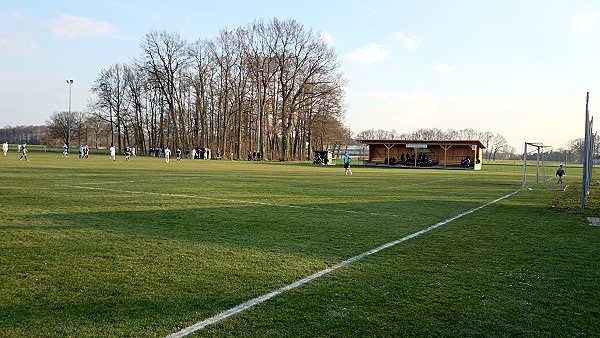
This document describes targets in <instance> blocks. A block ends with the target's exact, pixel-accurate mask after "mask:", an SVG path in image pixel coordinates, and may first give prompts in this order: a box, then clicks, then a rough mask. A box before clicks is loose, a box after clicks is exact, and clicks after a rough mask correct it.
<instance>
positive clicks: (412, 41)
mask: <svg viewBox="0 0 600 338" xmlns="http://www.w3.org/2000/svg"><path fill="white" fill-rule="evenodd" d="M394 38H396V40H398V41H400V42H401V43H402V46H404V48H408V49H419V48H421V46H422V45H423V41H421V39H419V38H418V37H416V36H414V35H411V34H406V33H401V32H396V33H394Z"/></svg>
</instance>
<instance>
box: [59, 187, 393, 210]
mask: <svg viewBox="0 0 600 338" xmlns="http://www.w3.org/2000/svg"><path fill="white" fill-rule="evenodd" d="M55 186H56V187H62V188H75V189H87V190H98V191H110V192H118V193H127V194H137V195H154V196H168V197H185V198H196V199H202V200H207V201H220V202H229V203H237V204H256V205H265V206H270V207H282V208H290V209H307V210H317V211H328V212H341V213H346V214H356V215H361V214H362V215H370V216H388V217H401V216H400V215H394V214H382V213H377V212H363V211H356V210H343V209H327V208H318V207H305V206H301V205H292V204H278V203H268V202H259V201H247V200H235V199H231V198H219V197H206V196H194V195H182V194H166V193H160V192H150V191H134V190H122V189H108V188H97V187H86V186H78V185H66V184H57V185H55Z"/></svg>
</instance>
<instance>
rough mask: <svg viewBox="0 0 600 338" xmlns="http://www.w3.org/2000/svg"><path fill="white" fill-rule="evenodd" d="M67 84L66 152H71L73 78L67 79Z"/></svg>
mask: <svg viewBox="0 0 600 338" xmlns="http://www.w3.org/2000/svg"><path fill="white" fill-rule="evenodd" d="M67 83H68V84H69V115H68V116H67V133H68V135H67V153H70V152H71V85H72V84H73V80H71V79H70V80H67Z"/></svg>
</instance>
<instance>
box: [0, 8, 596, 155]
mask: <svg viewBox="0 0 600 338" xmlns="http://www.w3.org/2000/svg"><path fill="white" fill-rule="evenodd" d="M273 17H277V18H280V19H289V18H291V19H296V20H298V21H299V22H301V23H302V24H304V25H305V27H307V28H312V29H313V30H315V31H317V32H320V33H321V34H323V36H324V37H325V38H326V39H327V41H328V43H330V44H331V45H332V46H333V47H334V48H335V49H336V50H337V52H338V54H339V58H340V60H341V61H342V69H341V71H342V72H343V74H344V76H345V77H346V78H347V79H348V81H349V82H348V88H347V95H346V103H347V111H348V112H347V116H346V123H347V124H348V125H349V126H350V127H351V129H352V130H353V131H354V132H359V131H362V130H366V129H370V128H375V129H385V130H392V129H394V130H397V131H398V132H410V131H414V130H416V129H420V128H439V129H442V130H446V129H464V128H473V129H476V130H480V131H491V132H493V133H500V134H503V135H504V136H505V137H506V138H507V140H508V142H509V144H510V145H512V146H513V147H515V148H516V150H517V152H520V151H522V148H523V146H522V144H523V142H524V141H530V142H543V143H544V144H546V145H552V146H553V147H554V148H561V147H566V145H567V142H568V141H569V140H572V139H576V138H579V137H582V136H583V129H584V116H585V94H586V92H588V91H589V92H590V96H591V98H590V111H591V113H592V115H593V113H594V106H595V102H599V104H600V50H599V49H600V2H599V1H578V0H570V1H560V0H559V1H538V0H530V1H513V0H499V1H495V0H494V1H493V0H490V1H480V0H456V1H450V0H446V1H443V0H435V1H434V0H423V1H407V0H406V1H404V0H403V1H400V0H396V1H392V0H390V1H377V0H371V1H362V0H361V1H356V0H340V1H338V0H331V1H327V0H321V1H313V0H307V1H302V2H287V1H281V0H279V1H260V0H257V1H229V2H227V1H222V2H219V3H217V2H215V1H177V0H173V1H152V0H146V1H141V0H140V1H127V0H118V1H113V0H104V1H94V0H89V1H83V0H79V1H76V0H62V1H61V0H44V1H36V0H21V1H10V0H0V103H1V104H0V127H3V126H6V125H21V124H44V123H45V122H46V120H47V119H48V117H49V116H50V115H51V114H52V113H54V112H57V111H65V110H67V109H68V93H69V88H68V85H67V83H66V81H65V80H66V79H73V80H74V83H73V85H72V109H73V110H75V111H83V110H85V109H86V106H87V102H88V100H89V99H90V98H91V94H90V92H89V89H90V87H91V86H92V84H93V82H94V80H95V79H96V77H97V76H98V73H99V72H100V70H101V69H103V68H108V67H110V65H112V64H114V63H117V62H119V63H123V62H129V61H130V60H131V58H133V57H136V56H139V55H140V48H139V44H140V41H141V39H142V38H143V36H144V35H145V34H146V33H148V32H150V31H153V30H158V31H162V30H166V31H167V32H177V33H179V34H180V35H181V36H182V37H183V38H185V39H187V40H188V41H195V40H197V39H199V38H213V37H215V36H216V35H217V34H218V32H219V31H220V30H222V29H225V28H236V27H240V26H244V25H246V24H249V23H251V22H252V21H254V20H257V19H264V20H269V19H271V18H273Z"/></svg>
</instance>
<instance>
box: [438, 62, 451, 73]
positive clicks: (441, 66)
mask: <svg viewBox="0 0 600 338" xmlns="http://www.w3.org/2000/svg"><path fill="white" fill-rule="evenodd" d="M433 69H435V70H437V71H438V72H440V73H453V72H454V71H456V69H457V68H456V67H455V66H450V65H445V64H443V63H438V64H437V65H435V66H434V67H433Z"/></svg>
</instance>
